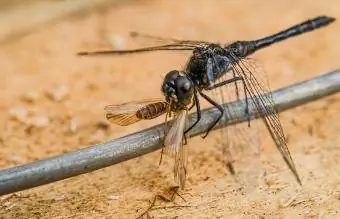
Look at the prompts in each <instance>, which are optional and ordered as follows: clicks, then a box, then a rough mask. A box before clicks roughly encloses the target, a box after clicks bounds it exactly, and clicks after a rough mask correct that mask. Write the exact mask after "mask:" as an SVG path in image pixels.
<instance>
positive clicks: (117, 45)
mask: <svg viewBox="0 0 340 219" xmlns="http://www.w3.org/2000/svg"><path fill="white" fill-rule="evenodd" d="M109 40H110V42H111V44H112V46H113V48H114V49H124V48H125V38H124V37H123V36H121V35H114V36H111V37H110V38H109Z"/></svg>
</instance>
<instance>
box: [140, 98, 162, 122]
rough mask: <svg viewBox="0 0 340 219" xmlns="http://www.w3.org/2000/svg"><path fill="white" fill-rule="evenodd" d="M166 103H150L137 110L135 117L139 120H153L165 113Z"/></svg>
mask: <svg viewBox="0 0 340 219" xmlns="http://www.w3.org/2000/svg"><path fill="white" fill-rule="evenodd" d="M166 108H167V104H166V102H159V103H152V104H149V105H146V106H144V107H143V108H141V109H139V110H138V111H137V113H136V116H137V117H138V118H140V119H154V118H156V117H158V116H160V115H162V114H164V113H165V112H166Z"/></svg>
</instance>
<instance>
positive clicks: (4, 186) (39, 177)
mask: <svg viewBox="0 0 340 219" xmlns="http://www.w3.org/2000/svg"><path fill="white" fill-rule="evenodd" d="M339 91H340V70H336V71H333V72H329V73H326V74H323V75H321V76H318V77H316V78H313V79H311V80H307V81H303V82H300V83H297V84H294V85H291V86H289V87H286V88H283V89H279V90H277V91H275V92H273V93H272V96H273V98H274V100H275V105H276V109H277V111H279V112H280V111H283V110H286V109H289V108H293V107H295V106H298V105H302V104H304V103H307V102H310V101H314V100H317V99H320V98H322V97H325V96H328V95H330V94H334V93H336V92H339ZM244 104H245V103H244V101H242V100H240V101H236V102H232V103H228V107H233V109H235V110H233V114H232V115H229V118H228V119H227V120H224V121H222V122H221V123H219V124H218V125H217V126H216V128H221V127H224V126H227V125H230V124H233V123H238V122H242V121H245V120H246V115H245V110H244V107H245V106H244ZM230 105H231V106H230ZM217 115H218V111H217V110H216V108H209V109H206V110H204V111H202V120H201V121H200V123H199V124H198V125H197V126H196V127H195V128H194V129H193V130H192V132H191V133H190V135H191V136H195V135H198V134H201V133H203V132H204V131H205V130H206V127H207V126H208V125H209V124H210V123H212V122H213V120H214V119H215V118H216V117H217ZM254 116H255V117H256V116H257V113H256V112H254ZM193 117H195V113H193V114H191V115H190V119H191V121H192V119H193ZM163 138H164V124H160V125H156V126H153V127H151V128H148V129H146V130H143V131H140V132H137V133H133V134H130V135H127V136H124V137H121V138H118V139H115V140H111V141H107V142H104V143H102V144H97V145H93V146H90V147H87V148H84V149H80V150H77V151H73V152H70V153H67V154H63V155H60V156H56V157H52V158H49V159H46V160H41V161H37V162H33V163H29V164H26V165H23V166H18V167H12V168H8V169H3V170H0V195H4V194H8V193H12V192H17V191H21V190H25V189H29V188H33V187H36V186H40V185H44V184H48V183H51V182H55V181H58V180H63V179H66V178H69V177H72V176H77V175H80V174H83V173H88V172H91V171H94V170H98V169H100V168H104V167H107V166H110V165H113V164H117V163H120V162H123V161H126V160H129V159H132V158H135V157H138V156H141V155H144V154H147V153H150V152H152V151H155V150H157V149H159V148H161V147H162V141H163Z"/></svg>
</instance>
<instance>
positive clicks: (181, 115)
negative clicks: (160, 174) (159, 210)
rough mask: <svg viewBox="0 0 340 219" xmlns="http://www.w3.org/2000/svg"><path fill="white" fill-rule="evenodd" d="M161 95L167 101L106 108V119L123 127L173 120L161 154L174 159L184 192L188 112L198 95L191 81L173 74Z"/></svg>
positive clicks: (124, 104)
mask: <svg viewBox="0 0 340 219" xmlns="http://www.w3.org/2000/svg"><path fill="white" fill-rule="evenodd" d="M162 93H163V95H164V98H165V99H164V98H163V99H161V98H159V99H152V100H142V101H135V102H128V103H123V104H118V105H108V106H106V107H105V111H106V118H107V119H108V120H109V121H110V122H112V123H115V124H118V125H121V126H126V125H131V124H133V123H136V122H138V121H141V120H149V119H154V118H156V117H159V116H161V115H164V114H165V115H166V117H165V118H166V124H167V120H168V118H174V120H173V122H172V125H171V127H170V128H169V129H168V128H166V131H165V139H164V148H163V149H162V154H163V152H164V153H165V154H168V155H170V156H171V157H174V160H175V164H174V169H173V172H174V177H175V180H176V181H177V182H178V183H179V185H180V187H181V188H182V189H183V188H184V186H185V181H186V174H187V145H186V137H185V134H184V132H185V131H186V128H188V127H187V120H188V117H187V116H188V110H189V109H190V106H191V105H193V104H195V102H196V100H197V94H196V91H195V89H194V86H193V83H192V81H191V80H190V79H189V78H188V77H187V76H186V75H185V74H184V73H183V72H179V71H171V72H169V73H168V74H167V75H166V76H165V78H164V81H163V84H162ZM193 101H194V102H193ZM189 128H190V127H189ZM161 159H162V156H161Z"/></svg>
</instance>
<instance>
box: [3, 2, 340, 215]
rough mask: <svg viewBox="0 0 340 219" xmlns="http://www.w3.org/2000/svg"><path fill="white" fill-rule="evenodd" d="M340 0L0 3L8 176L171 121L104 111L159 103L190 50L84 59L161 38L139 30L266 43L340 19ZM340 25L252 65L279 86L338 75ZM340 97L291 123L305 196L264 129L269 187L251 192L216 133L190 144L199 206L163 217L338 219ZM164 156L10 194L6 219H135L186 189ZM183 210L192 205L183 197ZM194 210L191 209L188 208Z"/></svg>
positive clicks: (301, 110)
mask: <svg viewBox="0 0 340 219" xmlns="http://www.w3.org/2000/svg"><path fill="white" fill-rule="evenodd" d="M338 14H340V2H339V1H337V0H324V1H307V0H305V1H298V2H297V1H292V0H287V1H281V2H277V1H270V0H260V1H251V0H242V1H218V0H216V1H208V0H201V1H195V0H184V1H170V0H160V1H153V0H148V1H147V0H138V1H128V0H126V1H120V0H96V1H91V0H72V1H71V0H48V1H41V0H34V1H29V2H28V1H0V75H1V80H0V92H1V95H0V168H7V167H12V166H16V165H22V164H25V163H28V162H32V161H36V160H40V159H44V158H47V157H52V156H55V155H59V154H62V153H66V152H70V151H73V150H76V149H79V148H83V147H87V146H89V145H91V144H95V143H100V142H103V141H105V140H109V139H113V138H118V137H120V136H123V135H126V134H129V133H132V132H135V131H138V130H141V129H144V128H147V127H150V126H151V125H154V124H158V123H160V122H163V120H164V118H159V119H157V120H154V121H147V122H142V123H140V124H136V125H133V126H129V127H118V126H115V125H111V124H109V123H108V122H107V121H105V118H104V111H103V107H104V106H105V105H108V104H113V103H121V102H126V101H132V100H140V99H143V98H154V97H161V93H160V84H161V82H162V79H163V76H164V75H165V74H166V73H167V72H168V71H170V70H173V69H182V68H183V66H184V65H185V63H186V60H187V58H188V57H189V55H190V52H154V53H148V54H142V55H131V56H120V57H109V56H106V57H95V58H87V57H77V56H76V55H75V54H76V53H77V52H79V51H83V50H97V49H112V48H115V49H130V48H136V47H142V46H151V45H155V44H157V43H159V42H155V41H153V40H150V39H140V38H139V39H134V38H131V37H130V32H131V31H138V32H141V33H146V34H150V35H156V36H163V37H173V38H178V39H188V40H190V39H191V40H206V41H211V42H220V43H228V42H232V41H234V40H251V39H257V38H260V37H263V36H266V35H269V34H272V33H274V32H277V31H280V30H282V29H285V28H287V27H290V26H292V25H295V24H298V23H300V22H302V21H305V20H306V19H308V18H314V17H316V16H319V15H328V16H333V17H336V18H337V16H338ZM339 30H340V24H339V21H336V22H334V23H333V24H331V25H330V26H328V27H326V28H322V29H319V30H316V31H313V32H311V33H307V34H304V35H302V36H298V37H296V38H293V39H289V40H287V41H284V42H281V43H279V44H277V45H273V46H271V47H269V48H267V49H265V50H263V51H261V52H258V53H257V54H255V55H254V56H253V58H254V59H256V60H257V61H258V63H259V64H260V65H261V67H262V69H264V70H265V72H266V74H267V77H268V80H269V82H270V86H271V88H272V90H275V89H277V88H281V87H284V86H288V85H290V84H292V83H296V82H299V81H302V80H306V79H310V78H312V77H314V76H316V75H319V74H321V73H325V72H328V71H331V70H335V69H337V68H339V67H340V63H339V54H340V45H339V43H338V39H339V34H340V31H339ZM339 98H340V96H339V95H333V96H331V97H328V98H325V99H322V100H319V101H316V102H313V103H310V104H307V105H304V106H301V107H298V108H295V109H292V110H289V111H286V112H284V113H282V114H281V120H282V124H283V127H284V129H285V131H286V134H287V136H288V140H289V146H290V149H291V153H292V156H293V158H294V160H295V162H296V166H297V169H298V171H299V173H300V176H301V178H302V182H303V187H299V186H298V185H297V184H296V182H295V181H294V178H293V177H292V176H291V173H290V172H289V170H288V169H287V167H286V166H285V165H284V163H283V162H282V159H281V157H280V154H279V152H278V151H277V150H276V148H275V145H274V144H273V143H272V141H271V139H270V137H269V136H268V135H267V133H266V130H265V129H261V130H260V132H261V133H260V134H261V136H263V137H262V138H261V143H262V148H263V155H264V158H263V159H264V164H265V169H268V172H270V174H269V175H268V176H266V177H267V178H266V181H265V182H266V183H265V184H264V185H262V187H261V189H260V191H258V192H256V193H254V194H251V195H250V194H247V195H246V196H245V195H243V194H242V193H240V192H238V191H237V185H235V184H233V183H231V182H230V181H231V176H230V175H229V174H228V172H227V171H226V169H225V168H224V166H223V162H222V160H223V157H222V152H221V151H220V150H219V149H218V147H217V146H216V138H217V137H218V133H212V134H211V135H210V136H209V137H208V138H207V139H205V140H202V139H201V138H200V137H196V138H193V139H190V142H189V147H190V151H189V152H190V153H189V172H188V183H187V188H186V190H185V191H184V192H183V193H184V194H183V196H184V197H185V199H186V201H187V202H185V204H186V205H191V206H192V207H189V208H178V209H165V210H164V209H163V210H158V211H154V212H152V215H153V216H155V217H163V218H168V217H169V218H171V217H175V216H178V217H179V218H217V217H218V218H230V217H235V218H239V217H245V216H246V215H253V216H254V215H255V216H263V217H291V216H296V215H300V216H302V217H320V216H321V217H323V216H325V217H326V216H329V217H334V218H335V217H336V216H338V217H339V212H338V209H340V204H339V199H340V194H339V191H340V186H339V185H340V174H339V172H340V168H339V157H340V156H339V155H340V148H339V145H340V144H339V143H340V137H339V131H340V123H339V122H337V121H339V119H340V115H339V113H338V112H339V109H340V108H339V107H340V103H339ZM159 156H160V153H159V151H156V152H154V153H151V154H148V155H146V156H143V157H140V158H136V159H134V160H130V161H128V162H124V163H121V164H118V165H115V166H112V167H108V168H105V169H102V170H99V171H96V172H93V173H89V174H85V175H82V176H78V177H74V178H71V179H68V180H64V181H61V182H57V183H53V184H50V185H46V186H42V187H39V188H35V189H31V190H28V191H23V192H19V193H16V194H12V195H8V196H3V197H0V215H1V217H2V218H14V217H16V218H70V217H71V218H85V217H86V218H98V217H99V218H135V217H136V216H138V215H139V214H140V213H141V212H142V211H143V210H144V209H145V208H146V207H147V206H148V204H149V202H148V200H150V199H151V198H152V197H153V196H154V195H155V194H157V193H164V192H165V191H166V190H167V188H168V187H170V186H172V185H174V182H173V181H172V173H171V170H169V169H171V168H167V166H166V165H167V164H168V165H172V163H171V162H168V163H165V165H164V164H163V165H162V166H161V167H159V166H158V161H159ZM179 202H180V200H179ZM182 204H183V203H182Z"/></svg>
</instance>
